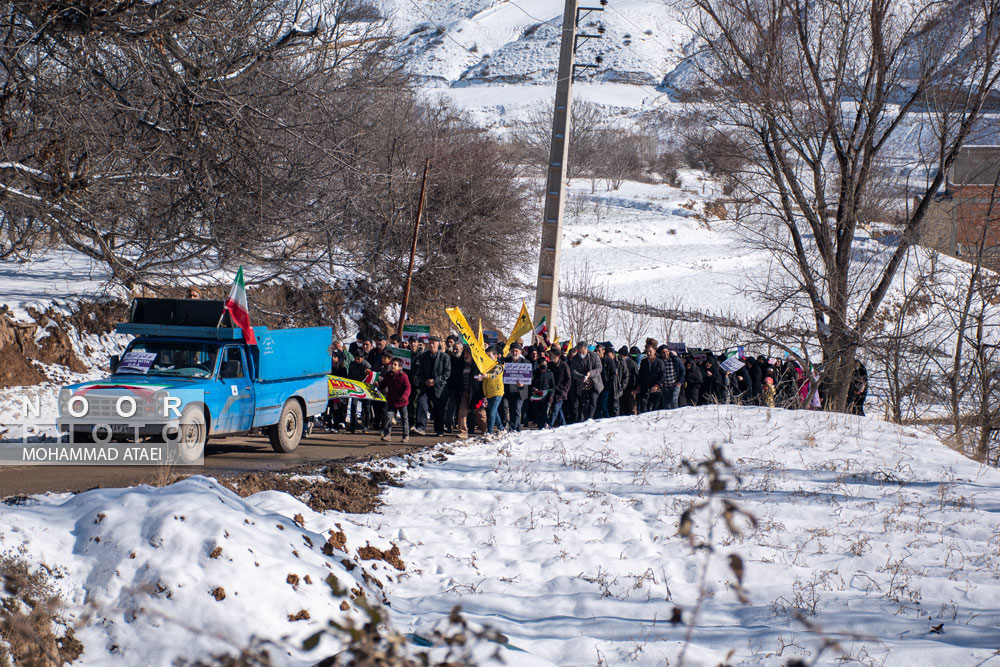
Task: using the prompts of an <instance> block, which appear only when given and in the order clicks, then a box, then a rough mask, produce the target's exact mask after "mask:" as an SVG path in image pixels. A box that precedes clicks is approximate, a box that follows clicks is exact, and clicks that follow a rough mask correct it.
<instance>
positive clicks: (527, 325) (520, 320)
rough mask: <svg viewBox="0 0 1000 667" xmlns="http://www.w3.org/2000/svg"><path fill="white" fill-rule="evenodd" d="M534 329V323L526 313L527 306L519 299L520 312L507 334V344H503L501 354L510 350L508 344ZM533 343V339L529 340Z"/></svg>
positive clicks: (505, 354) (504, 354) (505, 353)
mask: <svg viewBox="0 0 1000 667" xmlns="http://www.w3.org/2000/svg"><path fill="white" fill-rule="evenodd" d="M534 330H535V325H533V324H532V323H531V316H530V315H528V307H527V306H526V305H525V304H524V301H521V314H520V315H518V316H517V322H515V323H514V328H513V330H511V332H510V335H509V336H507V344H506V345H504V346H503V356H505V357H506V356H507V353H508V352H509V351H510V346H511V345H512V344H513V343H514V341H515V340H518V339H519V338H520V337H521V336H523V335H524V334H527V333H531V332H532V331H534ZM531 344H532V345H534V344H535V341H531Z"/></svg>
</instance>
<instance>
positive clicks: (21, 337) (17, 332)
mask: <svg viewBox="0 0 1000 667" xmlns="http://www.w3.org/2000/svg"><path fill="white" fill-rule="evenodd" d="M36 329H37V327H36V326H34V325H32V324H25V323H21V322H15V321H14V320H13V319H11V317H10V315H8V314H7V306H3V307H2V308H0V386H3V387H11V386H15V385H26V384H38V383H39V382H42V381H43V380H44V379H45V378H44V377H43V376H42V374H41V373H40V372H39V371H38V369H37V368H35V366H34V365H33V364H32V363H31V362H30V361H29V358H31V353H33V352H35V351H37V349H38V346H37V345H35V337H34V334H35V330H36Z"/></svg>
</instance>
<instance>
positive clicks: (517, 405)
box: [504, 341, 531, 431]
mask: <svg viewBox="0 0 1000 667" xmlns="http://www.w3.org/2000/svg"><path fill="white" fill-rule="evenodd" d="M505 363H511V364H526V363H529V362H528V360H527V358H526V357H525V356H524V355H523V354H522V348H521V344H520V343H518V342H516V341H515V342H514V343H512V344H511V346H510V355H509V356H508V357H507V359H506V360H505ZM530 394H531V384H530V383H529V384H525V383H524V382H506V383H504V400H506V401H507V411H508V412H507V414H508V415H509V417H510V419H509V420H508V422H507V430H509V431H520V430H521V416H522V413H523V408H524V402H525V401H526V400H528V396H530Z"/></svg>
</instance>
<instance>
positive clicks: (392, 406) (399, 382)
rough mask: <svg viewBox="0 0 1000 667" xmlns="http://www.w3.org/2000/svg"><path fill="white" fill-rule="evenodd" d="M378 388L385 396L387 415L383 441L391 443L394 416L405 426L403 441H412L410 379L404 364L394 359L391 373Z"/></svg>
mask: <svg viewBox="0 0 1000 667" xmlns="http://www.w3.org/2000/svg"><path fill="white" fill-rule="evenodd" d="M378 388H379V391H381V392H382V393H383V394H384V395H385V397H386V398H385V414H384V416H383V417H382V440H385V441H386V442H389V440H391V438H390V437H389V434H390V433H391V432H392V417H393V414H399V418H400V419H401V420H402V422H403V423H402V426H403V439H402V441H401V442H408V441H409V439H410V415H409V410H407V406H408V405H409V403H410V378H408V377H406V373H404V372H403V362H402V361H400V360H399V359H393V360H392V362H391V363H390V364H389V372H388V373H386V374H385V375H383V376H382V379H381V380H379V381H378Z"/></svg>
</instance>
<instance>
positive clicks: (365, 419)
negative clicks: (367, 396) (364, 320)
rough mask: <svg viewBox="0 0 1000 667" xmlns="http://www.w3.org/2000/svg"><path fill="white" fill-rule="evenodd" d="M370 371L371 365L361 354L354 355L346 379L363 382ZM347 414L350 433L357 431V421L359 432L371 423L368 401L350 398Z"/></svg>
mask: <svg viewBox="0 0 1000 667" xmlns="http://www.w3.org/2000/svg"><path fill="white" fill-rule="evenodd" d="M371 370H372V365H371V364H370V363H368V360H367V359H365V356H364V355H363V354H360V353H359V354H357V355H355V357H354V359H352V360H351V363H350V365H349V366H348V367H347V377H349V378H350V379H352V380H356V381H358V382H365V381H366V379H367V378H368V374H369V373H370V372H371ZM348 406H349V407H348V412H349V413H350V422H351V426H350V429H349V430H350V432H351V433H354V432H355V431H357V430H358V419H359V417H360V419H361V430H362V431H364V430H365V429H366V428H367V424H370V423H371V414H372V410H371V405H370V401H362V400H359V399H357V398H352V399H351V400H350V401H349V402H348Z"/></svg>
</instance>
